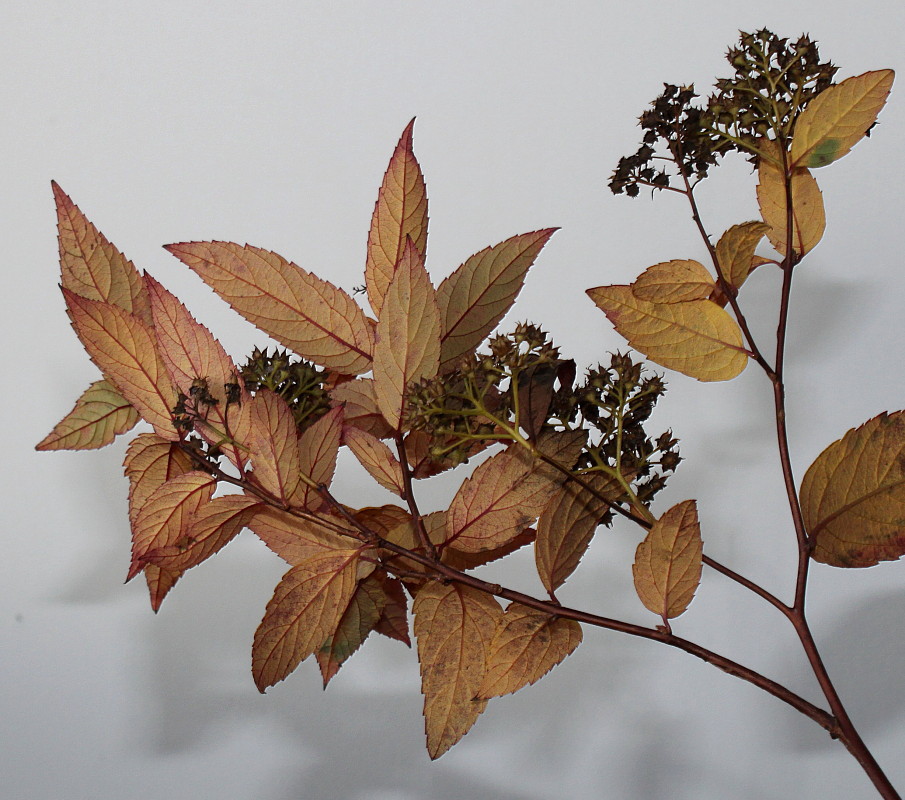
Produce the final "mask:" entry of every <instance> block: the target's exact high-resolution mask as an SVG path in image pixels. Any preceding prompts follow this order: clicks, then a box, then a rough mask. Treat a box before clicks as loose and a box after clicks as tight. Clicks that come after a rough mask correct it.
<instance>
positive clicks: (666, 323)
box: [587, 286, 748, 381]
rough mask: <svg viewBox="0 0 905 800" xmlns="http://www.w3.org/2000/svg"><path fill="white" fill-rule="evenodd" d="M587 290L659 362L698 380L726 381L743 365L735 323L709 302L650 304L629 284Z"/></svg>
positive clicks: (744, 359)
mask: <svg viewBox="0 0 905 800" xmlns="http://www.w3.org/2000/svg"><path fill="white" fill-rule="evenodd" d="M587 294H588V296H589V297H590V298H591V299H592V300H593V301H594V302H595V303H596V304H597V307H598V308H600V309H601V310H602V311H603V312H604V313H605V314H606V315H607V317H608V318H609V320H610V322H612V323H613V325H614V326H615V328H616V330H617V331H618V332H619V333H620V334H622V336H624V337H625V338H626V339H627V340H628V343H629V344H630V345H631V346H632V347H634V348H635V349H636V350H638V351H639V352H641V353H643V354H644V355H646V356H647V357H648V358H649V359H650V360H651V361H655V362H656V363H657V364H660V365H661V366H664V367H667V368H669V369H674V370H677V371H678V372H682V373H684V374H685V375H689V376H691V377H692V378H697V379H698V380H699V381H726V380H730V379H731V378H734V377H735V376H736V375H738V374H739V373H740V372H741V371H742V370H743V369H744V368H745V367H746V366H747V364H748V354H747V352H746V351H745V349H744V347H743V346H742V334H741V331H740V330H739V327H738V325H737V324H736V322H735V320H733V319H732V317H730V316H729V314H728V313H727V312H726V310H725V309H723V308H720V306H719V305H717V304H716V303H714V302H713V301H712V300H689V301H688V302H685V303H649V302H647V301H646V300H639V299H638V298H637V297H636V296H635V294H634V293H633V292H632V289H631V287H630V286H598V287H597V288H596V289H588V290H587Z"/></svg>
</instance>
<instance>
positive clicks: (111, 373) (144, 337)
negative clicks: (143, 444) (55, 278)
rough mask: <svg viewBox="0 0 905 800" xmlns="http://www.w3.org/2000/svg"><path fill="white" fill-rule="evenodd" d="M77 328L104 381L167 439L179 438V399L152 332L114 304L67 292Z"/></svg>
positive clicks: (74, 326) (137, 319)
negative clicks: (175, 422)
mask: <svg viewBox="0 0 905 800" xmlns="http://www.w3.org/2000/svg"><path fill="white" fill-rule="evenodd" d="M63 295H64V297H65V298H66V307H67V308H68V309H69V317H70V319H71V320H72V327H73V328H74V329H75V332H76V334H77V335H78V337H79V339H80V340H81V342H82V344H83V345H84V347H85V350H87V351H88V355H89V356H90V357H91V360H92V361H93V362H94V363H95V364H96V365H97V366H98V368H99V369H100V371H101V372H102V373H103V374H104V377H105V378H106V379H107V380H109V381H110V383H112V384H113V385H114V387H115V388H116V390H117V391H118V392H119V393H120V394H121V395H122V396H123V397H124V398H125V399H126V400H128V401H129V403H130V404H131V405H132V407H133V408H134V409H135V410H136V411H137V412H138V413H139V414H140V415H141V417H142V419H144V420H145V421H146V422H149V423H151V425H152V426H153V427H154V430H155V432H156V433H157V434H158V435H159V436H161V437H162V438H164V439H170V440H175V439H177V438H178V435H177V433H176V431H175V430H174V428H173V422H172V417H173V414H172V410H173V407H174V406H175V405H176V395H175V393H174V392H173V388H172V386H171V385H170V382H169V378H168V377H167V374H166V370H165V369H164V366H163V364H162V363H161V361H160V356H159V355H158V354H157V350H156V348H155V341H154V334H153V331H152V330H151V328H150V327H149V326H148V325H147V324H146V323H145V322H143V321H142V320H141V319H139V318H138V317H137V316H134V315H133V314H130V313H128V312H127V311H124V310H123V309H122V308H120V307H119V306H116V305H112V304H111V303H104V302H101V301H98V300H89V299H88V298H86V297H80V296H79V295H76V294H73V293H72V292H70V291H69V290H68V289H65V288H64V289H63Z"/></svg>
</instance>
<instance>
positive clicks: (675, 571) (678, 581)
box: [632, 500, 703, 621]
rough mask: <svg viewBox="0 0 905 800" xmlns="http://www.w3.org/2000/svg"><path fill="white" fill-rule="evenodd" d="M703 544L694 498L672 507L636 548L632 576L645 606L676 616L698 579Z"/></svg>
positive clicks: (685, 606)
mask: <svg viewBox="0 0 905 800" xmlns="http://www.w3.org/2000/svg"><path fill="white" fill-rule="evenodd" d="M702 555H703V545H702V543H701V527H700V525H699V524H698V509H697V505H696V504H695V501H694V500H685V501H684V502H681V503H679V504H678V505H675V506H673V507H672V508H671V509H669V511H667V512H666V513H665V514H663V516H662V517H660V519H658V520H657V521H656V522H655V523H654V525H653V527H652V528H651V529H650V531H649V532H648V534H647V536H646V538H645V539H644V541H643V542H641V544H639V545H638V549H637V550H636V551H635V563H634V565H633V566H632V575H633V577H634V579H635V591H637V592H638V597H640V598H641V602H642V603H644V605H645V607H646V608H648V609H649V610H651V611H653V612H654V613H655V614H659V615H660V616H661V617H662V618H663V620H664V621H665V620H667V619H672V618H673V617H678V616H679V614H681V613H683V612H684V611H685V609H686V608H688V604H689V603H690V602H691V600H692V598H693V597H694V593H695V591H696V590H697V588H698V584H699V583H700V581H701V564H702V560H701V559H702Z"/></svg>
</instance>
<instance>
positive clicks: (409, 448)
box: [405, 431, 492, 480]
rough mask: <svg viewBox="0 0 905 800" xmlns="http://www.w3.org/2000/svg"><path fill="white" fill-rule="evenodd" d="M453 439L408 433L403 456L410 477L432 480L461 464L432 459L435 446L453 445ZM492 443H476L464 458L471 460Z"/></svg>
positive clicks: (449, 459) (456, 461) (444, 459)
mask: <svg viewBox="0 0 905 800" xmlns="http://www.w3.org/2000/svg"><path fill="white" fill-rule="evenodd" d="M454 443H455V440H454V437H451V436H450V437H442V436H441V437H434V436H432V435H431V434H429V433H427V432H425V431H409V432H408V433H407V434H406V435H405V455H406V460H407V461H408V462H409V466H410V467H411V473H412V477H413V478H415V479H417V480H421V479H423V478H432V477H433V476H434V475H439V474H440V473H441V472H446V470H448V469H452V468H453V467H457V466H459V464H461V463H462V462H461V461H460V460H459V459H457V458H455V459H453V458H446V457H441V458H434V456H433V455H432V449H433V447H434V446H435V445H439V446H441V447H442V446H445V445H446V444H454ZM491 444H492V442H490V441H489V440H483V441H480V440H479V441H476V442H474V444H473V445H472V447H471V448H470V449H469V450H468V451H467V453H466V457H467V458H471V457H472V456H475V455H477V454H478V453H480V452H481V451H483V450H486V449H487V448H488V447H490V445H491Z"/></svg>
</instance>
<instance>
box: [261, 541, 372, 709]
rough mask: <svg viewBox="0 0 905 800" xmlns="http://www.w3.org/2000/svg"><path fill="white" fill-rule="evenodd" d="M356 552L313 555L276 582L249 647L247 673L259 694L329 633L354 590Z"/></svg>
mask: <svg viewBox="0 0 905 800" xmlns="http://www.w3.org/2000/svg"><path fill="white" fill-rule="evenodd" d="M360 554H361V549H356V550H333V551H329V552H325V553H318V554H316V555H313V556H311V558H309V559H306V560H305V561H303V562H302V563H301V564H298V565H297V566H294V567H292V569H290V570H289V572H287V573H286V574H285V575H284V576H283V578H282V579H281V580H280V582H279V583H278V584H277V587H276V589H275V590H274V593H273V597H272V598H271V600H270V602H268V603H267V610H266V611H265V612H264V618H263V619H262V620H261V624H260V625H259V626H258V629H257V631H255V638H254V644H253V645H252V656H251V671H252V675H253V676H254V679H255V685H256V686H257V687H258V689H259V690H260V691H262V692H263V691H264V690H265V689H266V688H267V687H268V686H273V685H274V684H275V683H277V682H278V681H281V680H283V679H284V678H285V677H286V676H287V675H288V674H289V673H290V672H292V671H293V670H294V669H295V668H296V667H297V666H298V665H299V664H300V663H301V662H302V661H304V660H305V659H306V658H308V656H310V655H311V654H312V653H314V652H315V651H317V650H318V649H319V648H320V647H321V645H322V644H323V643H324V642H326V641H327V639H328V638H329V637H330V636H332V635H333V634H334V632H335V631H336V629H337V626H338V625H339V623H340V621H341V619H342V616H343V613H344V612H345V610H346V608H347V607H348V605H349V601H350V600H351V599H352V595H353V593H354V592H355V587H356V583H357V580H356V572H357V569H358V557H359V555H360Z"/></svg>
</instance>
